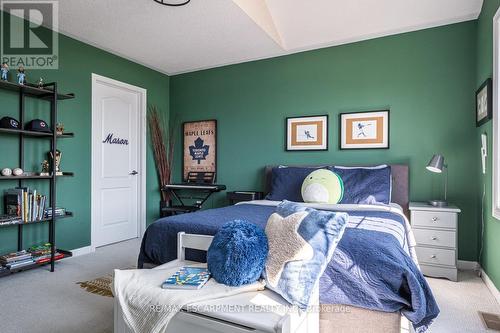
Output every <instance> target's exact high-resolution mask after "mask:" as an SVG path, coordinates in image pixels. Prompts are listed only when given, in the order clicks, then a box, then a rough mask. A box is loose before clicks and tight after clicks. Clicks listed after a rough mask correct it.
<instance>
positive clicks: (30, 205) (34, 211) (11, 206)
mask: <svg viewBox="0 0 500 333" xmlns="http://www.w3.org/2000/svg"><path fill="white" fill-rule="evenodd" d="M46 201H47V197H46V196H45V195H41V194H40V193H39V192H38V191H37V190H30V188H29V187H16V188H13V189H8V190H5V191H4V207H5V214H7V215H13V216H18V217H20V218H21V219H22V221H23V222H36V221H40V220H42V219H43V215H44V214H43V213H44V211H45V204H46Z"/></svg>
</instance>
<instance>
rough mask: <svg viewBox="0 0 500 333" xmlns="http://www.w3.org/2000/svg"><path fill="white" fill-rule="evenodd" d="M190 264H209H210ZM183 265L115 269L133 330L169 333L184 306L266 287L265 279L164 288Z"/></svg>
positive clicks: (115, 287) (118, 294) (117, 293)
mask: <svg viewBox="0 0 500 333" xmlns="http://www.w3.org/2000/svg"><path fill="white" fill-rule="evenodd" d="M190 266H198V267H206V264H200V265H190ZM179 268H180V267H177V268H171V269H134V270H123V271H121V270H117V269H116V270H115V278H114V282H113V294H114V295H115V297H116V299H117V300H118V301H119V302H120V306H121V308H122V311H123V317H124V320H125V322H126V323H127V325H128V326H129V327H130V329H131V330H132V331H133V332H135V333H142V332H151V333H160V332H166V328H167V325H168V323H169V322H170V320H171V319H172V318H173V317H174V316H175V314H176V313H177V312H179V311H180V310H181V309H182V307H183V306H186V305H188V304H193V303H198V302H202V301H207V300H212V299H217V298H222V297H227V296H231V295H235V294H239V293H244V292H250V291H257V290H263V289H264V283H263V282H255V283H252V284H248V285H244V286H241V287H229V286H226V285H223V284H220V283H217V282H216V281H215V280H214V279H210V280H209V281H208V282H207V284H206V285H205V286H204V287H202V288H201V289H199V290H174V289H162V288H161V285H162V283H163V281H165V280H166V279H167V278H168V277H169V276H170V275H172V274H174V273H175V272H176V271H177V270H178V269H179Z"/></svg>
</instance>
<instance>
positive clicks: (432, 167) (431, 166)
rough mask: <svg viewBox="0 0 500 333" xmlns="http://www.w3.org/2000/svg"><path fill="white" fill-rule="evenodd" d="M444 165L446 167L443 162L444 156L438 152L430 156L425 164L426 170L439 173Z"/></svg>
mask: <svg viewBox="0 0 500 333" xmlns="http://www.w3.org/2000/svg"><path fill="white" fill-rule="evenodd" d="M444 167H446V165H445V164H444V157H443V155H440V154H434V156H432V158H431V160H430V161H429V163H428V164H427V170H429V171H431V172H437V173H441V172H443V168H444Z"/></svg>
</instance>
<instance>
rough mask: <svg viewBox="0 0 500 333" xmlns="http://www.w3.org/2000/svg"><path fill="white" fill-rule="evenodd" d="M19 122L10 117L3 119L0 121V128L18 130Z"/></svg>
mask: <svg viewBox="0 0 500 333" xmlns="http://www.w3.org/2000/svg"><path fill="white" fill-rule="evenodd" d="M19 125H20V124H19V122H18V121H17V120H16V119H14V118H12V117H3V118H2V119H0V128H10V129H20V128H19Z"/></svg>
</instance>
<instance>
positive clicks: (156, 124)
mask: <svg viewBox="0 0 500 333" xmlns="http://www.w3.org/2000/svg"><path fill="white" fill-rule="evenodd" d="M148 124H149V133H150V135H151V143H152V148H153V155H154V159H155V164H156V172H157V174H158V182H159V185H160V189H162V188H163V187H164V186H165V185H168V184H170V182H171V180H172V179H171V178H172V160H173V156H174V144H175V142H174V141H175V137H174V129H173V126H172V128H170V129H169V126H168V122H167V121H166V120H165V117H163V116H162V115H161V114H160V112H159V111H158V108H157V107H156V106H154V105H152V106H150V107H149V112H148ZM161 197H162V200H163V201H165V202H166V201H169V200H170V199H171V198H170V194H169V193H168V191H161Z"/></svg>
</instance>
